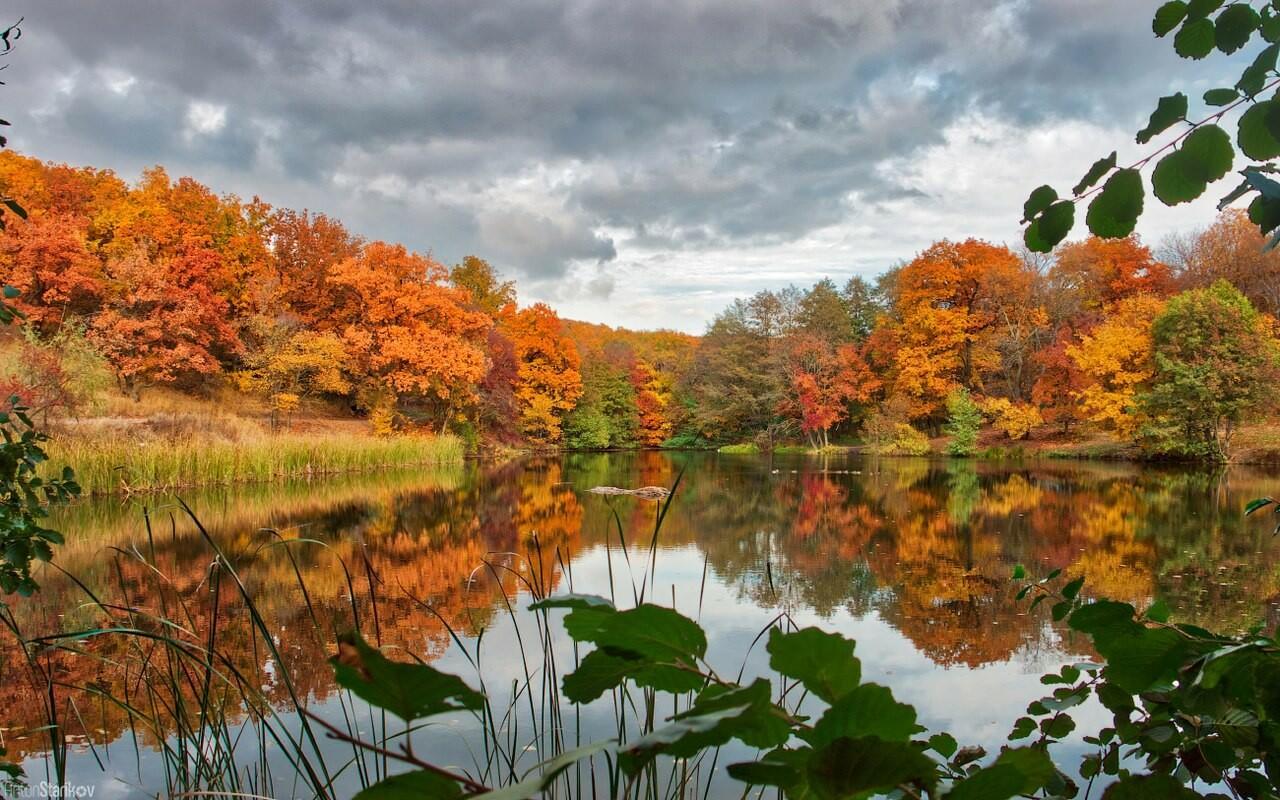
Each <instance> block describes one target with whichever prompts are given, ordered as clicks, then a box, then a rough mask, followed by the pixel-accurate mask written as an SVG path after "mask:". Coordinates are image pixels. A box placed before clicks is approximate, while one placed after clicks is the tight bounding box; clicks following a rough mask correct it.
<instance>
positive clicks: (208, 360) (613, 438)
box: [0, 153, 1280, 458]
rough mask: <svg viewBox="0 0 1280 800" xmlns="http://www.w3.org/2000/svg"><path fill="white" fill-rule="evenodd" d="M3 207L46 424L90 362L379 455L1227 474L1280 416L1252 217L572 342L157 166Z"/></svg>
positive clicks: (456, 280) (969, 253)
mask: <svg viewBox="0 0 1280 800" xmlns="http://www.w3.org/2000/svg"><path fill="white" fill-rule="evenodd" d="M0 190H3V192H4V193H5V194H7V195H9V196H12V197H14V198H16V199H17V200H18V201H19V202H20V203H21V204H22V205H23V206H24V207H25V208H26V209H27V211H28V213H29V215H28V218H27V219H25V220H20V219H18V218H17V217H15V216H13V215H10V216H9V218H8V219H9V223H10V224H9V225H8V227H7V229H6V230H5V231H4V232H3V234H2V235H0V281H2V282H3V283H5V284H8V285H12V286H14V287H16V288H17V289H18V290H19V291H20V292H21V295H20V296H19V297H18V299H17V300H16V302H17V304H18V305H19V307H20V308H21V309H22V310H23V311H24V312H25V313H26V315H27V318H28V324H27V326H26V331H27V333H26V340H25V341H24V342H23V343H22V344H21V346H22V347H24V348H25V350H24V355H23V358H22V359H20V361H19V366H18V367H17V368H14V369H11V370H9V371H10V372H12V373H14V374H10V375H7V376H6V375H3V374H0V381H3V382H5V386H4V387H0V388H3V389H5V390H6V392H8V393H14V392H16V393H21V394H24V399H26V400H28V401H29V402H32V404H33V405H35V406H37V407H44V408H46V409H47V408H50V407H61V408H62V409H64V410H68V411H73V410H74V406H75V405H76V404H77V402H78V401H79V400H80V399H81V398H78V397H77V392H76V391H75V386H76V374H77V373H82V372H85V371H86V370H84V369H83V365H84V363H85V362H86V360H91V359H94V358H96V359H99V360H100V362H101V364H103V365H104V368H106V369H109V370H110V372H111V374H112V376H113V378H114V380H115V382H116V383H117V385H118V386H119V388H120V390H121V391H123V392H124V393H126V394H128V395H131V396H134V397H137V396H138V395H139V394H140V393H141V392H143V391H145V390H146V389H147V387H151V386H157V385H168V386H172V387H175V388H177V389H180V390H183V391H187V392H191V393H197V394H199V393H205V394H208V393H211V392H212V391H213V390H215V389H217V388H219V387H223V386H228V385H229V386H234V387H235V388H237V389H239V390H240V391H243V392H246V393H249V394H253V395H256V396H258V397H260V398H261V399H262V400H263V401H264V402H265V403H266V404H267V405H268V406H269V407H270V408H271V409H272V411H273V413H274V414H275V415H276V416H280V417H287V416H288V415H289V414H291V413H294V412H295V411H296V410H297V409H298V408H299V406H300V404H302V403H303V401H304V400H306V399H307V398H323V399H325V400H327V401H329V402H331V403H341V404H342V405H343V406H345V407H349V408H350V409H351V410H352V411H353V412H355V413H358V414H361V415H364V416H366V417H367V418H368V419H369V421H370V422H371V424H372V426H373V428H374V430H376V431H378V432H380V433H385V432H389V431H392V430H395V429H397V428H403V427H420V428H426V429H430V430H433V431H446V430H448V431H453V432H455V433H458V434H461V435H463V436H464V437H467V438H468V439H470V440H472V441H479V440H488V441H498V442H504V443H510V444H516V443H533V444H550V445H563V446H569V447H575V448H607V447H636V446H640V447H656V446H662V445H666V446H702V445H710V444H722V443H729V442H747V441H754V442H757V443H759V444H760V445H763V446H765V447H769V446H775V445H777V444H779V443H782V442H788V441H805V442H806V443H808V444H810V445H812V446H825V445H828V444H830V443H832V442H833V441H846V442H847V441H853V440H854V439H855V438H856V439H861V440H862V441H864V442H865V443H866V444H867V445H868V446H869V447H871V448H873V449H876V450H879V451H881V452H921V451H923V450H925V449H927V448H928V447H929V444H928V437H930V436H934V435H938V434H941V433H944V432H945V433H947V434H949V435H950V436H951V447H952V450H953V451H954V452H965V451H966V450H971V449H972V447H973V445H974V442H975V441H976V438H977V427H978V426H980V425H983V424H984V423H989V424H991V425H994V427H995V428H996V429H997V430H998V431H999V432H1000V433H1001V435H1003V436H1006V437H1008V438H1010V439H1021V438H1025V437H1027V436H1030V435H1032V434H1033V433H1034V434H1035V435H1037V436H1040V435H1053V434H1067V435H1069V434H1071V433H1072V432H1073V431H1074V430H1077V428H1078V426H1083V427H1087V428H1088V429H1089V430H1101V431H1106V432H1108V433H1109V434H1111V435H1113V436H1115V437H1117V438H1119V439H1122V440H1135V441H1140V442H1142V443H1144V444H1145V445H1147V446H1149V447H1151V448H1153V449H1156V450H1160V451H1164V452H1171V451H1172V452H1181V453H1187V454H1194V455H1208V456H1212V457H1218V458H1221V457H1225V456H1226V454H1227V452H1228V449H1229V447H1230V444H1231V439H1232V436H1233V434H1234V432H1235V431H1236V429H1237V428H1238V427H1239V425H1240V424H1242V423H1243V422H1246V421H1248V420H1249V419H1251V418H1255V417H1259V416H1261V415H1264V414H1266V413H1268V412H1270V411H1271V407H1270V404H1269V398H1268V397H1267V396H1266V394H1267V393H1266V392H1265V391H1264V388H1265V386H1266V385H1267V382H1268V381H1270V380H1272V379H1273V377H1274V375H1275V372H1274V370H1275V366H1276V352H1277V347H1276V340H1275V321H1274V315H1275V314H1277V312H1280V256H1278V255H1276V254H1275V253H1267V252H1264V251H1263V248H1262V245H1263V242H1262V240H1261V237H1260V235H1259V234H1258V232H1257V228H1256V226H1255V225H1253V224H1252V223H1251V222H1250V221H1249V220H1248V218H1247V217H1246V216H1245V215H1244V214H1243V212H1238V211H1228V212H1225V213H1224V214H1223V215H1222V216H1221V217H1220V218H1219V219H1218V220H1217V221H1216V222H1215V223H1214V224H1213V225H1212V226H1211V227H1209V228H1208V229H1206V230H1205V231H1203V232H1201V233H1199V234H1196V235H1194V236H1185V237H1180V238H1176V239H1172V240H1170V241H1169V242H1168V243H1167V245H1166V247H1165V248H1164V250H1163V251H1162V253H1161V255H1162V258H1157V257H1156V256H1155V255H1154V254H1153V253H1152V252H1151V250H1150V249H1149V248H1148V247H1146V246H1145V245H1144V244H1143V243H1142V242H1140V241H1139V240H1138V239H1137V238H1136V237H1130V238H1128V239H1119V240H1110V241H1105V240H1100V239H1088V240H1085V241H1082V242H1077V243H1074V244H1068V245H1065V246H1063V247H1061V248H1059V250H1058V251H1057V253H1056V255H1055V257H1053V258H1051V259H1044V258H1041V257H1037V256H1033V255H1031V254H1026V253H1015V252H1013V251H1011V250H1009V249H1008V248H1005V247H1002V246H998V245H993V244H989V243H987V242H982V241H976V240H968V241H963V242H950V241H943V242H939V243H937V244H934V245H933V246H931V247H930V248H928V249H927V250H925V251H924V252H922V253H920V254H919V255H918V256H916V257H915V258H914V259H912V260H911V261H910V262H908V263H904V264H901V265H899V266H897V267H895V268H893V269H891V270H889V271H888V272H886V273H885V274H883V275H882V276H880V277H879V278H878V279H876V280H875V281H874V282H868V281H865V280H863V279H861V278H854V279H852V280H850V281H849V282H848V283H846V284H845V285H843V286H839V285H837V284H836V283H834V282H833V281H831V280H822V281H819V282H818V283H816V284H814V285H813V286H811V287H808V288H807V289H801V288H797V287H788V288H786V289H783V290H780V291H766V292H760V293H758V294H756V295H754V296H753V297H750V298H748V299H743V300H738V301H735V302H734V303H733V304H732V305H730V306H729V307H728V308H727V309H725V310H724V311H723V312H721V313H720V314H719V315H718V316H717V317H716V318H715V320H714V321H713V322H712V323H711V324H710V325H709V326H708V329H707V331H706V333H705V335H704V336H702V337H700V338H696V337H692V336H688V335H684V334H680V333H674V332H670V331H657V332H633V331H626V330H622V329H614V328H610V327H608V326H603V325H590V324H586V323H579V322H572V321H566V320H561V319H560V318H559V317H558V316H557V315H556V313H555V311H554V310H552V309H551V308H549V307H548V306H546V305H543V304H536V305H531V306H526V307H521V306H520V305H519V304H518V302H517V297H516V290H515V286H514V284H513V283H512V282H510V281H504V280H502V279H501V277H500V276H499V275H498V274H497V273H496V272H495V270H494V269H493V268H492V267H490V265H489V264H488V263H487V262H485V261H484V260H483V259H481V258H479V257H475V256H469V257H467V258H465V259H463V260H462V261H461V262H460V263H458V264H456V265H453V266H446V265H444V264H441V263H440V262H438V261H436V260H435V259H433V258H432V257H430V256H429V255H420V254H416V253H412V252H409V251H408V250H406V249H405V248H404V247H403V246H401V245H395V244H389V243H386V242H379V241H366V240H363V239H361V238H360V237H358V236H355V235H353V234H352V233H350V232H349V231H347V230H346V228H345V227H344V226H343V225H342V224H341V223H340V222H339V221H337V220H335V219H332V218H330V217H326V216H324V215H323V214H311V213H308V212H306V211H302V212H299V211H294V210H290V209H278V208H272V207H270V206H268V205H267V204H265V203H263V202H261V201H259V200H257V199H254V200H252V201H243V200H241V199H240V198H237V197H235V196H230V195H224V196H219V195H217V194H215V193H214V192H213V191H211V190H210V189H209V188H207V187H205V186H203V185H201V184H200V183H198V182H196V181H194V180H192V179H190V178H181V179H178V180H172V179H170V177H169V176H168V175H167V174H166V173H165V172H164V171H163V169H160V168H156V169H152V170H149V171H147V172H146V173H144V175H143V176H142V179H141V180H140V181H139V182H138V183H137V184H136V185H129V184H127V183H126V182H125V181H123V180H121V179H120V178H119V177H117V176H116V175H114V174H113V173H111V172H110V171H105V170H96V169H92V168H74V167H69V166H65V165H56V164H47V163H42V162H40V161H38V160H35V159H32V158H27V157H23V156H19V155H16V154H13V153H3V154H0Z"/></svg>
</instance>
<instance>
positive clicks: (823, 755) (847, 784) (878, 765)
mask: <svg viewBox="0 0 1280 800" xmlns="http://www.w3.org/2000/svg"><path fill="white" fill-rule="evenodd" d="M937 769H938V768H937V764H935V763H934V762H933V761H932V760H930V759H929V757H928V756H926V755H925V754H924V753H922V752H921V751H920V750H919V749H917V748H916V746H915V745H913V744H910V743H908V742H885V741H882V740H880V739H878V738H876V737H874V736H870V737H866V738H861V739H836V740H835V741H834V742H831V743H830V744H828V745H827V746H825V747H823V748H821V749H819V750H816V751H814V753H813V755H812V756H811V757H810V759H809V770H808V774H809V785H810V786H811V787H812V788H813V789H814V790H815V792H816V793H817V794H818V796H819V797H829V798H837V797H857V796H859V795H860V793H862V792H868V791H876V790H886V789H891V788H893V787H895V786H897V785H898V784H901V783H910V782H912V781H917V780H918V781H921V782H922V783H924V784H925V785H926V786H930V787H932V786H933V785H934V784H936V783H937Z"/></svg>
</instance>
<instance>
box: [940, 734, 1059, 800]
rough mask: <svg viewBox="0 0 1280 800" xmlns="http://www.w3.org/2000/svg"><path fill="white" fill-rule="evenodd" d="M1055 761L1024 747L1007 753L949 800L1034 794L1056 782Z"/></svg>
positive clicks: (996, 799) (966, 781) (991, 799)
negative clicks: (1054, 778)
mask: <svg viewBox="0 0 1280 800" xmlns="http://www.w3.org/2000/svg"><path fill="white" fill-rule="evenodd" d="M1053 776H1054V768H1053V761H1052V760H1050V758H1049V754H1048V753H1046V752H1045V751H1044V750H1041V749H1039V748H1034V747H1024V748H1019V749H1017V750H1005V751H1004V752H1003V753H1001V754H1000V756H999V757H998V758H997V759H996V760H995V763H993V764H992V765H991V766H989V767H984V768H982V769H980V770H978V771H977V772H975V773H973V774H972V775H970V776H969V777H967V778H965V779H964V780H962V781H959V782H957V783H956V784H955V786H953V787H952V789H951V791H949V792H947V794H946V797H947V800H1006V799H1007V798H1010V797H1016V796H1018V795H1022V794H1027V795H1030V794H1033V793H1035V792H1037V791H1039V790H1040V789H1041V788H1043V787H1044V786H1045V785H1046V784H1048V783H1049V781H1050V780H1052V779H1053Z"/></svg>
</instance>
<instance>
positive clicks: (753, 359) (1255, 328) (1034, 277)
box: [688, 211, 1280, 458]
mask: <svg viewBox="0 0 1280 800" xmlns="http://www.w3.org/2000/svg"><path fill="white" fill-rule="evenodd" d="M1263 245H1264V242H1263V240H1262V237H1261V235H1260V234H1259V233H1258V229H1257V227H1256V225H1254V224H1253V223H1251V222H1250V221H1249V220H1248V218H1247V217H1246V216H1245V215H1244V213H1243V212H1239V211H1227V212H1225V213H1224V214H1222V215H1221V216H1220V217H1219V219H1218V220H1217V221H1216V222H1215V223H1214V224H1213V225H1212V226H1211V227H1209V228H1208V229H1206V230H1205V231H1203V232H1201V233H1199V234H1197V235H1195V236H1187V237H1181V238H1177V239H1174V240H1171V242H1170V243H1169V244H1168V247H1167V249H1168V251H1169V254H1168V256H1167V257H1166V259H1164V260H1161V259H1158V258H1156V257H1155V256H1154V255H1153V253H1152V252H1151V250H1150V249H1149V248H1147V247H1146V246H1144V245H1143V244H1142V242H1141V241H1140V240H1139V239H1138V238H1137V237H1132V236H1131V237H1129V238H1126V239H1118V240H1102V239H1096V238H1091V239H1088V240H1085V241H1082V242H1077V243H1073V244H1068V245H1065V246H1063V247H1062V248H1060V249H1059V250H1058V251H1057V253H1056V255H1055V257H1054V258H1052V259H1039V258H1037V257H1035V256H1033V255H1032V254H1026V253H1023V254H1018V253H1015V252H1012V251H1011V250H1009V249H1008V248H1005V247H1002V246H997V245H993V244H989V243H987V242H982V241H977V240H968V241H964V242H949V241H943V242H939V243H936V244H934V245H933V246H931V247H930V248H928V249H927V250H925V251H924V252H922V253H920V254H919V255H918V256H916V257H915V258H914V259H913V260H911V261H910V262H909V263H905V264H902V265H900V266H898V267H895V268H893V269H891V270H889V271H888V272H886V273H885V274H884V275H882V276H880V277H879V278H878V279H877V280H876V282H875V283H874V284H869V283H867V282H866V281H864V280H862V279H861V278H854V279H852V280H850V281H849V282H848V283H847V284H846V285H845V286H843V287H837V286H836V285H835V284H834V283H832V282H831V281H830V280H823V281H820V282H819V283H817V284H815V285H814V286H812V287H810V288H809V289H808V290H803V291H802V290H799V289H796V288H794V287H793V288H788V289H785V290H783V291H780V292H761V293H759V294H757V295H755V296H753V297H751V298H750V299H748V300H740V301H737V302H735V303H734V304H733V305H732V306H730V307H729V308H728V309H726V310H725V311H724V312H723V313H721V314H720V315H719V316H718V317H717V318H716V319H715V321H714V322H713V323H712V324H711V326H710V328H709V330H708V332H707V334H706V336H705V337H704V338H703V340H702V343H701V345H700V347H699V348H698V351H697V355H696V358H695V363H694V366H693V369H692V370H691V374H690V379H689V384H688V385H689V390H690V396H691V398H692V403H691V408H692V409H693V410H692V414H691V416H692V419H693V420H694V426H695V428H696V429H698V430H701V431H704V432H714V435H717V436H719V437H722V438H736V439H739V440H741V439H745V438H748V437H751V436H757V437H761V436H762V437H763V438H764V439H765V440H766V443H768V442H772V441H775V440H777V439H778V438H779V437H784V438H785V437H786V436H788V435H791V434H794V433H797V432H798V433H800V434H803V435H805V436H808V437H809V439H810V442H812V443H815V444H816V443H826V442H827V441H828V440H829V437H830V436H831V434H832V433H844V434H850V435H852V434H854V433H857V432H861V434H862V436H863V437H864V439H865V440H866V441H867V443H868V444H869V446H870V447H872V448H873V449H876V450H879V451H881V452H906V453H913V452H925V451H927V450H928V448H929V443H928V440H927V437H928V436H929V435H938V434H941V433H946V434H948V435H950V436H951V437H952V440H951V452H953V453H956V454H967V453H969V452H972V451H973V449H974V445H975V442H976V439H977V429H978V427H979V426H980V425H982V424H983V422H984V421H986V422H990V423H991V424H993V425H994V427H995V428H996V429H997V430H999V431H1000V432H1001V433H1002V434H1003V435H1004V436H1006V437H1008V438H1009V439H1022V438H1025V437H1027V436H1028V435H1030V434H1031V433H1032V432H1033V431H1037V430H1041V431H1043V432H1045V433H1046V434H1052V433H1055V432H1057V433H1061V434H1067V433H1070V432H1071V431H1072V430H1073V428H1074V426H1077V425H1085V426H1088V427H1089V428H1091V429H1097V430H1102V431H1106V432H1109V433H1110V434H1112V435H1113V436H1115V437H1116V438H1119V439H1121V440H1125V441H1130V440H1136V441H1139V442H1140V443H1142V444H1144V445H1146V446H1147V447H1149V448H1151V449H1152V450H1154V451H1159V452H1166V453H1179V454H1185V455H1196V456H1207V457H1212V458H1225V457H1226V456H1227V454H1228V450H1229V448H1230V445H1231V440H1232V437H1233V435H1234V433H1235V432H1236V430H1237V429H1238V427H1239V426H1240V424H1241V423H1243V422H1247V421H1249V420H1250V419H1253V418H1257V417H1260V416H1261V415H1263V414H1265V413H1267V412H1269V411H1271V410H1273V406H1272V404H1271V398H1270V397H1269V396H1268V392H1267V391H1266V388H1267V386H1268V385H1269V383H1270V382H1271V381H1273V380H1274V379H1275V377H1276V372H1275V370H1276V364H1277V352H1278V351H1277V342H1276V338H1275V332H1276V323H1275V318H1274V316H1273V315H1274V314H1275V313H1276V312H1277V311H1278V310H1280V295H1278V294H1277V290H1278V289H1280V256H1277V255H1276V254H1275V253H1266V252H1264V250H1263Z"/></svg>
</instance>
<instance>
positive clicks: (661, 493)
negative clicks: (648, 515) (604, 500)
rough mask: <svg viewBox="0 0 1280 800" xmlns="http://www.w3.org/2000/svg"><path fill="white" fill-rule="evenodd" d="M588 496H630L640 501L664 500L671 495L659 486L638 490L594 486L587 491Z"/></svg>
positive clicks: (644, 487) (643, 487) (642, 487)
mask: <svg viewBox="0 0 1280 800" xmlns="http://www.w3.org/2000/svg"><path fill="white" fill-rule="evenodd" d="M587 492H589V493H590V494H603V495H609V496H612V497H617V496H618V495H631V496H632V497H639V498H640V499H641V500H665V499H666V498H667V496H668V495H670V494H671V492H669V491H668V490H667V489H665V488H663V487H661V486H641V487H640V488H639V489H619V488H618V487H616V486H595V487H592V488H590V489H588V490H587Z"/></svg>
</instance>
